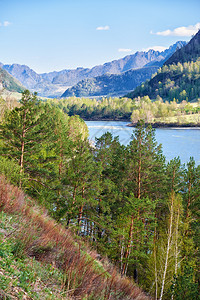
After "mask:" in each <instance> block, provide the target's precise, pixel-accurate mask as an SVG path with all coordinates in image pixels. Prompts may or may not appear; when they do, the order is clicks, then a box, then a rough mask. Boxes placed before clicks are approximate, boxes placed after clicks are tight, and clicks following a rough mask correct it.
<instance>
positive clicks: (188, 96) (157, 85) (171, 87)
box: [127, 30, 200, 101]
mask: <svg viewBox="0 0 200 300" xmlns="http://www.w3.org/2000/svg"><path fill="white" fill-rule="evenodd" d="M199 70H200V30H199V31H198V33H197V34H196V35H195V36H194V37H193V38H192V39H191V40H190V42H189V43H188V44H187V45H185V46H183V47H182V48H181V49H179V50H177V51H176V52H175V53H174V54H173V55H172V56H171V57H170V58H169V59H168V60H167V61H166V62H165V63H164V65H163V67H162V68H161V69H160V70H159V72H158V73H157V75H156V76H154V77H153V78H152V79H151V80H149V81H147V82H145V83H144V84H143V85H142V86H138V87H137V88H136V89H135V90H134V91H132V92H131V93H129V94H128V95H127V96H128V97H130V98H134V97H138V96H145V95H148V96H149V97H150V98H151V99H155V98H156V97H157V96H158V95H159V96H161V97H162V98H164V99H167V100H173V99H176V100H178V101H182V100H187V101H192V100H195V99H198V98H199V97H200V72H199Z"/></svg>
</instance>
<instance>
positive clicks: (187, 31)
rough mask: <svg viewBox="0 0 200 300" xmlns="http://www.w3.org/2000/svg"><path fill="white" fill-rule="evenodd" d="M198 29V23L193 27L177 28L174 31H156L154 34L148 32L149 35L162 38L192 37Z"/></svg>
mask: <svg viewBox="0 0 200 300" xmlns="http://www.w3.org/2000/svg"><path fill="white" fill-rule="evenodd" d="M199 29H200V22H199V23H197V24H195V25H189V26H187V27H185V26H182V27H177V28H175V29H174V30H170V29H167V30H164V31H158V32H156V33H153V32H152V31H150V33H151V34H156V35H162V36H189V37H190V36H192V35H193V34H196V33H197V31H198V30H199Z"/></svg>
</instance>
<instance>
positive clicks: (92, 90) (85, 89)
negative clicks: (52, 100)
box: [62, 67, 158, 97]
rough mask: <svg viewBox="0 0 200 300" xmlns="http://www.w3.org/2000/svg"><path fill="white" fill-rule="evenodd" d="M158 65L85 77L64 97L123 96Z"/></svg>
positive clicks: (148, 75) (64, 94)
mask: <svg viewBox="0 0 200 300" xmlns="http://www.w3.org/2000/svg"><path fill="white" fill-rule="evenodd" d="M157 69H158V68H157V67H144V68H140V69H136V70H129V71H126V72H124V73H122V74H104V75H101V76H97V77H94V78H88V79H84V80H82V81H80V82H78V83H77V84H76V85H75V86H73V87H72V88H69V89H67V90H66V91H65V93H63V95H62V97H70V96H76V97H87V96H122V95H124V93H126V92H128V91H131V90H132V89H133V88H135V87H137V86H138V85H140V84H141V83H142V82H143V81H145V80H146V79H147V78H151V76H152V74H154V73H155V72H156V71H157Z"/></svg>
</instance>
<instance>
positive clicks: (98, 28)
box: [96, 25, 110, 30]
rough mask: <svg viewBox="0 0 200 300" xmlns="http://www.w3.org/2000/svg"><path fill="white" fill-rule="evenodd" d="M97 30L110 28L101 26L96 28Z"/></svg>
mask: <svg viewBox="0 0 200 300" xmlns="http://www.w3.org/2000/svg"><path fill="white" fill-rule="evenodd" d="M96 30H110V27H109V26H108V25H106V26H99V27H97V28H96Z"/></svg>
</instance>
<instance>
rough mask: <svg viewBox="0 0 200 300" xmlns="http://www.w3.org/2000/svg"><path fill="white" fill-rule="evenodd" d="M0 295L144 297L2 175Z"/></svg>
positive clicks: (86, 297) (85, 297) (12, 297)
mask: <svg viewBox="0 0 200 300" xmlns="http://www.w3.org/2000/svg"><path fill="white" fill-rule="evenodd" d="M0 210H1V214H0V232H1V233H0V298H3V297H4V298H5V297H7V298H5V299H71V298H72V299H98V300H101V299H104V300H106V299H107V300H108V299H113V300H114V299H116V300H117V299H127V300H128V299H137V300H139V299H140V300H143V299H148V297H146V296H145V295H144V294H143V293H142V291H141V290H140V289H139V288H138V287H137V286H136V285H135V284H134V283H133V282H131V281H130V280H129V279H127V278H121V277H120V275H119V274H118V273H117V271H116V269H115V268H114V267H113V266H111V265H110V264H108V263H107V264H106V265H105V264H104V263H103V261H101V262H100V261H97V260H96V255H97V254H96V253H95V252H92V251H90V250H89V249H87V248H86V247H85V246H84V244H82V243H81V242H80V241H75V239H74V237H73V236H72V234H71V232H70V231H69V230H66V229H65V228H64V227H62V226H61V225H60V224H57V223H56V222H55V221H54V220H53V219H51V218H50V217H48V215H47V213H46V212H45V211H44V210H43V209H42V208H39V207H36V206H34V202H32V201H31V200H30V199H27V198H26V196H25V195H24V194H23V193H22V192H21V191H20V190H19V189H18V188H17V187H14V186H11V185H10V184H8V183H6V181H5V179H4V178H3V177H0Z"/></svg>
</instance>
